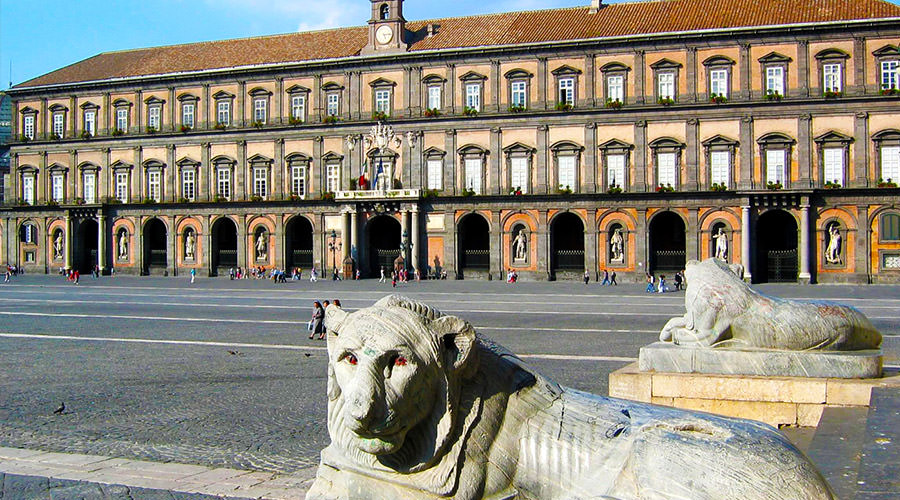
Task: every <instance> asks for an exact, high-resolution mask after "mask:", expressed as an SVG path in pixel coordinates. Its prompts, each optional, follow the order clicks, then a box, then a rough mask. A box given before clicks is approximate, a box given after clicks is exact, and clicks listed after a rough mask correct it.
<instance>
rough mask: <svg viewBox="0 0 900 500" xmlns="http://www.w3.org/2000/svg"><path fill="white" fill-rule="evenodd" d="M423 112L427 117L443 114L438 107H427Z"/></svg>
mask: <svg viewBox="0 0 900 500" xmlns="http://www.w3.org/2000/svg"><path fill="white" fill-rule="evenodd" d="M423 114H424V115H425V117H426V118H435V117H438V116H441V110H439V109H437V108H426V109H425V112H424V113H423Z"/></svg>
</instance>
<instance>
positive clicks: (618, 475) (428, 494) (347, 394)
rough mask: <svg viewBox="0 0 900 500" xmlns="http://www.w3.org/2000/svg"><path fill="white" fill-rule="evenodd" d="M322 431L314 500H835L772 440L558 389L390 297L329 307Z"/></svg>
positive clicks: (472, 337) (723, 422)
mask: <svg viewBox="0 0 900 500" xmlns="http://www.w3.org/2000/svg"><path fill="white" fill-rule="evenodd" d="M325 324H326V326H327V327H328V357H329V358H328V432H329V435H330V437H331V444H330V445H329V446H328V447H327V448H325V449H324V450H323V451H322V454H321V463H320V465H319V469H318V471H317V474H316V480H315V482H314V483H313V485H312V487H311V488H310V490H309V491H308V492H307V497H306V498H307V499H398V498H401V499H447V498H453V499H459V500H468V499H478V498H492V499H511V498H517V499H535V500H537V499H542V500H543V499H601V498H602V499H622V500H624V499H635V500H636V499H669V498H671V499H692V500H702V499H710V500H711V499H721V498H740V499H743V500H754V499H804V500H807V499H832V498H834V497H833V494H832V492H831V490H830V488H829V486H828V484H827V483H826V482H825V480H824V479H823V478H822V476H821V475H820V474H819V472H818V471H817V470H816V469H815V467H813V465H812V464H811V463H810V462H809V460H808V459H807V458H806V457H805V456H803V454H802V453H800V452H799V451H798V450H797V449H796V448H795V447H794V446H793V445H791V444H790V443H789V442H788V441H787V440H786V439H785V438H784V436H782V435H781V434H780V433H779V432H778V431H776V430H775V429H773V428H771V427H769V426H767V425H765V424H762V423H759V422H754V421H750V420H740V419H733V418H725V417H717V416H713V415H708V414H703V413H696V412H688V411H683V410H677V409H672V408H665V407H659V406H653V405H648V404H643V403H636V402H631V401H625V400H618V399H612V398H607V397H601V396H595V395H592V394H587V393H583V392H579V391H575V390H572V389H568V388H565V387H561V386H559V385H557V384H556V383H554V382H553V381H551V380H549V379H547V378H545V377H543V376H541V375H540V374H539V373H537V372H536V371H534V370H532V369H530V368H528V367H527V366H525V365H524V364H523V363H522V362H521V361H520V360H519V359H518V358H516V357H515V356H514V355H513V354H511V353H509V352H507V351H506V350H504V349H503V348H501V347H500V346H498V345H496V344H494V343H492V342H491V341H490V340H488V339H486V338H485V337H482V336H480V335H478V334H476V332H475V330H474V329H473V327H472V325H470V324H469V323H468V322H466V321H464V320H462V319H460V318H458V317H454V316H447V315H443V314H441V313H440V312H439V311H437V310H435V309H434V308H432V307H429V306H428V305H425V304H423V303H421V302H417V301H414V300H410V299H407V298H404V297H399V296H389V297H385V298H383V299H381V300H379V301H378V302H377V303H376V304H375V305H374V306H372V307H369V308H365V309H361V310H358V311H356V312H353V313H348V312H346V311H344V310H342V309H340V308H338V307H335V306H329V307H328V309H327V311H326V316H325Z"/></svg>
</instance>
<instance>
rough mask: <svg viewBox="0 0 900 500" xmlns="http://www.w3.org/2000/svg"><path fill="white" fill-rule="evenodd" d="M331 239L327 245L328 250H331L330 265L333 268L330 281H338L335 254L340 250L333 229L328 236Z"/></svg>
mask: <svg viewBox="0 0 900 500" xmlns="http://www.w3.org/2000/svg"><path fill="white" fill-rule="evenodd" d="M328 236H329V237H330V238H331V241H330V242H329V243H328V249H329V250H331V265H332V266H333V268H332V272H331V279H332V280H334V281H337V279H338V271H337V257H336V255H335V254H336V253H337V251H338V250H340V249H341V244H340V243H338V242H337V232H335V230H334V229H332V230H331V234H329V235H328Z"/></svg>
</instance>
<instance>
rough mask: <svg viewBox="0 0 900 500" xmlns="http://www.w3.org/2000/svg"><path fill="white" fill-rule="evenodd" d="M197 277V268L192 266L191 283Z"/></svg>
mask: <svg viewBox="0 0 900 500" xmlns="http://www.w3.org/2000/svg"><path fill="white" fill-rule="evenodd" d="M196 277H197V269H195V268H193V267H192V268H191V283H193V282H194V279H195V278H196Z"/></svg>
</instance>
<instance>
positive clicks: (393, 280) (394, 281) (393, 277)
mask: <svg viewBox="0 0 900 500" xmlns="http://www.w3.org/2000/svg"><path fill="white" fill-rule="evenodd" d="M391 286H392V287H394V288H397V271H391Z"/></svg>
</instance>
